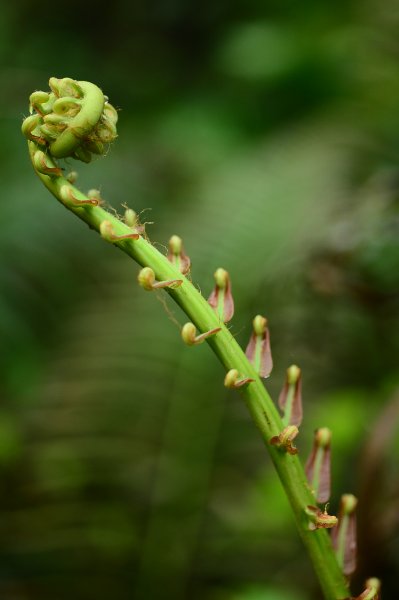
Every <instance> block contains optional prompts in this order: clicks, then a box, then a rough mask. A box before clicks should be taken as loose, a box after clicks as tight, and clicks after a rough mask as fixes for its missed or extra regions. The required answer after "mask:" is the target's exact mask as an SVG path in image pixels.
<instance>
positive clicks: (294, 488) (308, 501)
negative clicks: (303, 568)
mask: <svg viewBox="0 0 399 600" xmlns="http://www.w3.org/2000/svg"><path fill="white" fill-rule="evenodd" d="M28 146H29V152H30V156H31V159H32V164H33V166H34V168H35V171H36V173H37V175H38V176H39V178H40V179H41V181H42V182H43V183H44V185H45V186H46V187H47V189H48V190H49V191H50V192H51V193H52V194H53V195H54V196H55V197H56V198H57V200H59V201H60V202H61V203H62V204H64V206H66V208H68V209H69V210H70V211H71V212H73V213H75V215H77V216H78V217H79V218H80V219H82V220H83V221H85V222H86V223H87V224H88V225H89V227H90V228H91V229H95V230H96V231H97V232H99V231H100V225H101V223H103V221H108V222H109V223H110V224H111V225H112V228H113V232H114V234H115V236H125V235H129V234H131V232H132V230H131V229H130V228H129V227H128V226H127V225H126V224H124V223H123V222H121V221H120V220H119V219H117V218H116V217H115V216H114V215H113V214H111V213H110V212H108V211H106V210H104V209H103V208H101V207H100V206H92V205H84V206H77V205H76V204H74V203H73V199H76V200H83V201H85V200H86V201H87V200H88V198H87V196H85V195H84V194H82V192H80V191H79V190H78V189H77V188H76V187H74V186H73V185H72V184H71V183H70V182H69V181H68V180H67V179H66V178H64V177H63V176H62V175H61V171H60V170H59V169H58V165H57V164H56V163H55V162H54V160H53V159H52V157H51V155H50V154H47V155H46V166H48V167H49V168H50V169H52V170H51V171H48V172H49V173H50V174H49V175H46V174H44V173H43V172H40V171H39V170H38V169H37V168H36V167H37V161H36V162H35V161H34V155H35V153H36V152H37V151H38V150H42V146H39V145H38V144H37V143H36V142H35V141H29V142H28ZM66 192H67V193H66ZM68 198H69V199H68ZM113 243H114V245H116V246H118V247H119V248H120V249H121V250H123V251H124V252H125V253H126V254H128V255H129V256H131V257H132V258H133V259H134V260H135V261H136V262H137V263H139V264H140V265H141V266H143V267H150V268H151V269H152V270H153V271H154V273H155V277H156V279H157V280H158V281H168V280H176V279H180V280H182V282H183V283H182V285H180V286H179V287H177V288H175V289H171V288H167V289H166V292H167V293H168V294H169V295H170V296H171V297H172V298H173V299H174V300H175V302H176V303H177V304H178V305H179V306H180V307H181V308H182V310H183V311H184V312H185V313H186V315H187V316H188V317H189V319H190V321H191V322H192V323H194V325H195V326H196V327H197V329H198V330H199V331H200V332H201V333H203V332H206V331H209V330H211V329H215V328H218V327H219V328H220V331H219V332H218V333H217V334H215V335H213V336H212V337H209V338H207V340H206V341H207V342H208V344H209V345H210V346H211V348H212V350H213V351H214V352H215V354H216V355H217V357H218V358H219V360H220V362H221V363H222V364H223V366H224V367H225V369H226V370H227V371H229V370H230V369H236V370H237V371H238V372H239V373H240V374H242V375H243V376H245V377H250V378H251V379H253V380H254V381H253V382H252V383H249V384H248V385H247V386H244V387H242V388H241V393H242V394H243V396H244V399H245V402H246V404H247V407H248V410H249V412H250V414H251V416H252V419H253V420H254V422H255V424H256V426H257V428H258V429H259V431H260V434H261V436H262V439H263V441H264V443H265V445H266V448H267V449H268V451H269V454H270V456H271V459H272V461H273V463H274V466H275V468H276V470H277V473H278V475H279V477H280V480H281V482H282V484H283V487H284V490H285V492H286V494H287V496H288V499H289V502H290V504H291V507H292V510H293V513H294V517H295V520H296V524H297V527H298V531H299V534H300V536H301V538H302V541H303V543H304V544H305V546H306V548H307V551H308V553H309V555H310V558H311V560H312V563H313V566H314V569H315V571H316V574H317V577H318V579H319V582H320V585H321V588H322V590H323V594H324V597H325V599H326V600H343V599H347V598H349V596H350V593H349V590H348V585H347V582H346V578H345V577H344V575H343V574H342V571H341V568H340V566H339V565H338V562H337V559H336V557H335V553H334V551H333V549H332V546H331V542H330V538H329V536H328V534H327V532H326V531H325V530H324V529H317V530H315V531H311V530H310V529H309V517H308V515H307V514H306V512H305V511H306V507H307V506H308V505H314V502H315V501H314V496H313V494H312V491H311V489H310V487H309V485H308V482H307V480H306V476H305V473H304V470H303V467H302V465H301V463H300V461H299V459H298V456H297V455H291V454H288V453H285V452H282V451H281V450H279V449H278V448H276V447H274V446H272V445H271V444H270V443H269V441H270V439H271V438H272V437H274V436H278V435H279V433H280V432H281V431H282V430H283V429H284V423H283V422H282V420H281V418H280V416H279V414H278V411H277V409H276V407H275V406H274V404H273V402H272V400H271V398H270V396H269V394H268V393H267V391H266V390H265V387H264V385H263V382H262V380H261V379H260V378H259V377H258V375H257V373H256V371H255V369H254V368H253V366H252V365H251V364H250V362H249V361H248V359H247V358H246V356H245V353H244V352H243V350H242V349H241V347H240V346H239V345H238V343H237V342H236V340H235V339H234V337H233V336H232V334H231V333H230V331H229V330H228V329H227V327H226V326H225V325H224V324H223V323H222V322H221V319H220V317H219V316H218V315H217V314H216V313H215V311H214V310H213V309H212V308H211V306H210V305H209V304H208V303H207V301H206V300H205V298H203V296H202V295H201V294H200V293H199V292H198V290H197V289H196V287H195V286H194V285H193V284H192V283H191V281H189V280H188V279H187V278H186V277H184V275H182V274H181V273H180V271H178V270H177V269H176V267H175V266H174V265H173V264H172V263H170V262H169V261H168V260H167V258H166V257H165V256H163V255H162V254H161V253H160V252H159V251H158V250H156V249H155V248H154V246H152V245H151V243H150V242H149V241H147V240H146V239H145V238H144V237H140V238H139V239H137V240H132V239H124V240H116V241H114V242H113Z"/></svg>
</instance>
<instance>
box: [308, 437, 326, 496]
mask: <svg viewBox="0 0 399 600" xmlns="http://www.w3.org/2000/svg"><path fill="white" fill-rule="evenodd" d="M330 443H331V431H330V430H329V429H327V427H322V428H321V429H317V430H316V431H315V435H314V441H313V448H312V452H311V453H310V456H309V458H308V461H307V463H306V467H305V471H306V476H307V478H308V481H309V484H310V487H311V488H312V490H313V492H314V495H315V498H316V500H317V502H320V503H322V502H328V500H329V499H330V493H331V450H330Z"/></svg>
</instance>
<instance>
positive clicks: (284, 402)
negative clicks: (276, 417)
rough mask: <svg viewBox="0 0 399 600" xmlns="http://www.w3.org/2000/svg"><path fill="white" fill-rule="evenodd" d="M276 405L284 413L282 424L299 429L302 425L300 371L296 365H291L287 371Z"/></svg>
mask: <svg viewBox="0 0 399 600" xmlns="http://www.w3.org/2000/svg"><path fill="white" fill-rule="evenodd" d="M278 405H279V407H280V408H281V410H282V411H283V413H284V417H283V421H284V423H285V424H286V425H297V427H299V425H300V424H301V423H302V375H301V369H300V368H299V367H297V366H296V365H291V366H290V367H289V368H288V369H287V376H286V379H285V383H284V387H283V389H282V390H281V392H280V396H279V399H278Z"/></svg>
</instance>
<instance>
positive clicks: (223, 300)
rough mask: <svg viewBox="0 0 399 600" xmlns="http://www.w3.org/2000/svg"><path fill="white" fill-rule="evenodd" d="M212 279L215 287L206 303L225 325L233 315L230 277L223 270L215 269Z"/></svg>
mask: <svg viewBox="0 0 399 600" xmlns="http://www.w3.org/2000/svg"><path fill="white" fill-rule="evenodd" d="M214 278H215V282H216V286H215V288H214V290H213V292H212V293H211V295H210V296H209V298H208V303H209V304H210V305H211V306H212V308H213V309H214V310H215V312H216V313H217V314H218V315H219V317H220V318H221V320H222V321H223V322H224V323H227V322H228V321H230V319H232V318H233V315H234V300H233V296H232V293H231V283H230V276H229V274H228V272H227V271H225V270H224V269H217V270H216V271H215V273H214Z"/></svg>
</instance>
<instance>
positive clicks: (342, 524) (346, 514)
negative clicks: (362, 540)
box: [331, 494, 357, 575]
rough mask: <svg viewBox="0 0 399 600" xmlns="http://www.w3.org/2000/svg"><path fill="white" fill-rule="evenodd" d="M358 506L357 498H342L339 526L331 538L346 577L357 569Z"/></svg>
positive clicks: (347, 495) (348, 495)
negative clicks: (356, 512)
mask: <svg viewBox="0 0 399 600" xmlns="http://www.w3.org/2000/svg"><path fill="white" fill-rule="evenodd" d="M356 505H357V498H356V497H355V496H353V495H352V494H344V495H343V496H342V498H341V504H340V510H339V525H338V527H337V529H335V530H334V531H333V535H332V537H331V541H332V545H333V548H334V550H335V553H336V555H337V560H338V564H339V565H340V566H341V568H342V572H343V573H344V575H351V574H352V573H353V572H354V571H355V569H356V552H357V544H356V514H355V511H356Z"/></svg>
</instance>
